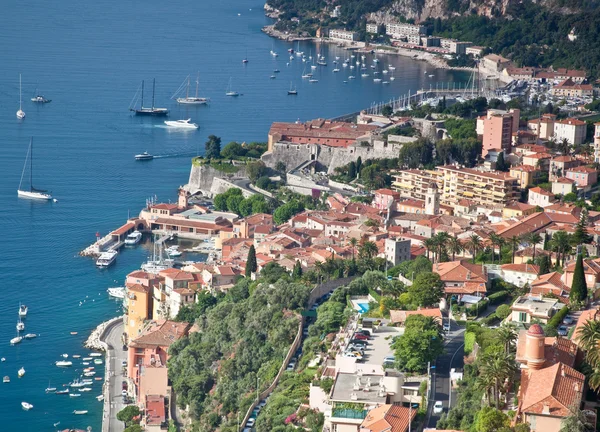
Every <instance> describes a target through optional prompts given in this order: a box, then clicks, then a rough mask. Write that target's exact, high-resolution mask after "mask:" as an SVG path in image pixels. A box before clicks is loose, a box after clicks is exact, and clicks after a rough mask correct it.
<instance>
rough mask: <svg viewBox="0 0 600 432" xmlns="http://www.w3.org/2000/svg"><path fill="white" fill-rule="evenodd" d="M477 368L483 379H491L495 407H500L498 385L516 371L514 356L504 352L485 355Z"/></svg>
mask: <svg viewBox="0 0 600 432" xmlns="http://www.w3.org/2000/svg"><path fill="white" fill-rule="evenodd" d="M479 370H480V372H481V374H482V375H483V376H484V378H483V379H484V380H491V381H493V383H494V388H493V394H494V400H495V402H496V409H500V386H501V384H502V383H504V381H506V380H507V379H510V378H512V377H513V375H514V374H515V373H516V370H517V367H516V365H515V360H514V358H513V357H512V356H510V355H506V354H504V353H497V354H492V355H488V356H485V357H483V358H482V361H481V365H480V368H479Z"/></svg>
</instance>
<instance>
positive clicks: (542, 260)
mask: <svg viewBox="0 0 600 432" xmlns="http://www.w3.org/2000/svg"><path fill="white" fill-rule="evenodd" d="M537 261H538V265H539V266H540V275H545V274H547V273H550V259H549V258H548V256H547V255H542V256H541V257H539V258H538V260H537Z"/></svg>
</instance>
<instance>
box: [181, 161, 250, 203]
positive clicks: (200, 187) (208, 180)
mask: <svg viewBox="0 0 600 432" xmlns="http://www.w3.org/2000/svg"><path fill="white" fill-rule="evenodd" d="M234 178H246V177H245V170H244V168H243V167H240V169H239V171H238V172H237V173H235V174H226V173H224V172H223V171H219V170H217V169H214V168H213V167H211V166H210V165H195V164H192V167H191V169H190V177H189V179H188V183H187V185H185V186H184V189H185V190H187V191H188V192H190V193H191V194H195V193H197V192H202V194H204V195H208V196H212V195H214V194H216V193H221V192H225V191H226V190H227V189H228V188H226V189H223V190H222V188H223V187H224V186H225V183H222V182H221V183H220V182H219V181H217V182H216V184H214V185H213V182H214V181H215V180H223V181H224V182H229V181H230V180H232V179H234ZM229 187H238V186H236V185H229ZM215 191H216V192H215ZM242 191H243V190H242Z"/></svg>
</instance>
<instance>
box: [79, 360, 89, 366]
mask: <svg viewBox="0 0 600 432" xmlns="http://www.w3.org/2000/svg"><path fill="white" fill-rule="evenodd" d="M81 364H82V365H84V366H87V365H89V364H90V362H85V361H84V362H83V363H81Z"/></svg>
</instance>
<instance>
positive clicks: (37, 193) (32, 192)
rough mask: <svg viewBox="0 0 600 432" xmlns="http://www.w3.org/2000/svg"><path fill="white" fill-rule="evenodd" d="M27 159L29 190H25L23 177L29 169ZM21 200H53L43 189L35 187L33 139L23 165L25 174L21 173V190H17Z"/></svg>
mask: <svg viewBox="0 0 600 432" xmlns="http://www.w3.org/2000/svg"><path fill="white" fill-rule="evenodd" d="M27 159H29V190H25V189H23V188H22V187H21V186H22V184H23V175H24V174H25V169H26V168H27ZM17 195H18V196H19V198H28V199H38V200H46V201H47V200H51V199H52V195H51V194H49V193H48V192H47V191H45V190H42V189H36V188H34V187H33V138H31V140H30V141H29V149H28V150H27V156H26V157H25V164H24V165H23V172H22V173H21V181H20V182H19V189H18V190H17Z"/></svg>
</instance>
